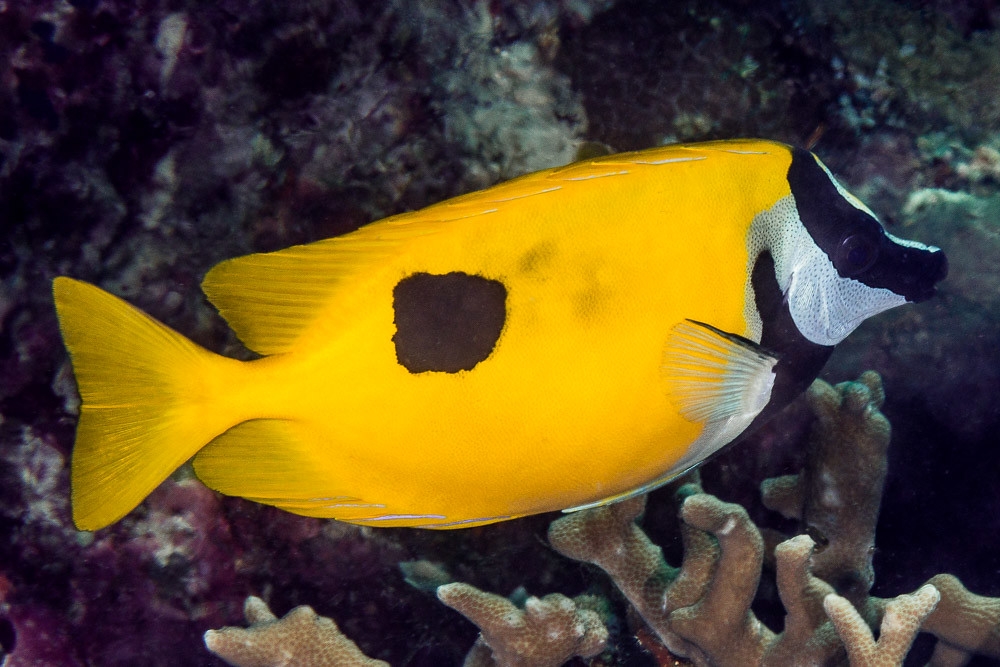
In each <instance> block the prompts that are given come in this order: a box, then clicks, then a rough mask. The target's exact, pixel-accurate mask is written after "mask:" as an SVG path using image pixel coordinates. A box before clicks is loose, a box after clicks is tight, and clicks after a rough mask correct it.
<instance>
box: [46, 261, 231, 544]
mask: <svg viewBox="0 0 1000 667" xmlns="http://www.w3.org/2000/svg"><path fill="white" fill-rule="evenodd" d="M52 288H53V294H54V296H55V303H56V312H57V314H58V316H59V328H60V330H61V331H62V336H63V341H64V342H65V343H66V347H67V349H69V353H70V357H71V358H72V361H73V372H74V374H75V375H76V382H77V385H78V386H79V388H80V397H81V399H82V404H81V406H80V422H79V424H78V425H77V429H76V444H75V445H74V447H73V463H72V470H71V473H70V482H71V487H72V501H73V521H74V522H75V523H76V525H77V527H78V528H80V529H82V530H96V529H98V528H103V527H104V526H107V525H108V524H111V523H114V522H115V521H117V520H118V519H120V518H122V517H123V516H125V514H127V513H128V512H129V511H130V510H131V509H132V508H134V507H135V506H136V505H138V504H139V503H140V502H142V500H143V499H144V498H145V497H146V496H147V495H149V493H150V492H151V491H152V490H153V489H155V488H156V487H157V486H158V485H159V484H160V483H161V482H162V481H163V480H165V479H166V478H167V477H168V476H169V475H170V473H172V472H173V471H174V470H176V469H177V467H178V466H180V465H181V464H182V463H184V461H186V460H187V459H189V458H190V457H191V456H192V455H193V454H194V453H195V452H196V451H197V450H198V448H200V447H201V446H202V445H204V444H205V443H206V442H208V441H209V440H210V439H211V438H212V437H213V436H215V435H216V434H217V433H219V432H220V431H222V430H223V429H224V428H225V427H226V426H228V424H226V425H220V424H219V423H217V420H218V419H220V418H221V417H220V416H219V413H218V411H214V410H213V409H212V402H213V397H212V396H211V395H207V394H206V389H205V387H206V386H207V383H206V382H204V381H203V380H204V379H206V378H208V377H209V376H211V375H218V374H219V373H224V372H225V369H226V363H227V361H228V360H224V359H223V358H222V357H218V356H217V355H214V354H212V353H211V352H208V351H206V350H204V349H202V348H200V347H198V346H197V345H195V344H194V343H192V342H191V341H189V340H188V339H186V338H184V337H183V336H181V335H180V334H178V333H176V332H174V331H172V330H171V329H169V328H167V327H166V326H164V325H163V324H160V323H159V322H157V321H156V320H154V319H153V318H151V317H150V316H148V315H146V314H145V313H143V312H142V311H140V310H138V309H137V308H134V307H133V306H130V305H129V304H127V303H125V302H124V301H122V300H121V299H119V298H117V297H115V296H113V295H111V294H108V293H107V292H105V291H103V290H101V289H100V288H98V287H95V286H93V285H89V284H87V283H84V282H80V281H78V280H73V279H70V278H64V277H60V278H56V279H55V281H54V282H53V285H52ZM228 363H236V362H228Z"/></svg>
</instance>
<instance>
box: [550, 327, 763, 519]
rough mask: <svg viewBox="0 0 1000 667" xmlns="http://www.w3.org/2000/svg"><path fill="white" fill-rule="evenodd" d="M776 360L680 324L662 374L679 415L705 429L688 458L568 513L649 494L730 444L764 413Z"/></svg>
mask: <svg viewBox="0 0 1000 667" xmlns="http://www.w3.org/2000/svg"><path fill="white" fill-rule="evenodd" d="M776 363H778V361H777V359H775V358H774V357H773V356H771V355H770V354H768V353H767V352H766V351H765V350H764V349H763V348H761V347H760V346H759V345H757V344H756V343H754V342H753V341H751V340H747V339H746V338H743V337H742V336H737V335H736V334H731V333H727V332H725V331H721V330H719V329H716V328H715V327H713V326H711V325H709V324H705V323H703V322H696V321H694V320H685V321H684V322H681V323H679V324H677V325H676V326H675V327H674V329H673V331H672V332H671V335H670V337H669V339H668V340H667V347H666V350H665V352H664V364H663V373H664V376H665V377H666V380H667V386H668V392H669V394H670V397H671V400H672V401H673V402H674V403H675V404H676V406H677V409H678V410H679V411H680V413H681V414H682V415H683V416H684V418H686V419H689V420H691V421H694V422H700V423H702V424H703V428H702V432H701V434H700V435H699V436H698V438H697V439H696V440H695V441H694V442H692V443H691V444H690V445H688V448H687V450H686V451H685V453H684V456H682V457H681V458H680V460H678V461H677V462H676V463H675V464H674V465H673V466H672V467H671V468H670V469H669V470H667V471H665V472H664V473H663V474H662V475H660V476H659V477H657V478H656V479H654V480H652V481H650V482H647V483H646V484H643V485H641V486H638V487H636V488H634V489H629V490H628V491H624V492H622V493H618V494H615V495H613V496H609V497H607V498H602V499H600V500H597V501H594V502H590V503H586V504H584V505H578V506H576V507H571V508H569V509H566V510H563V511H564V512H576V511H579V510H585V509H590V508H592V507H599V506H601V505H607V504H609V503H614V502H618V501H620V500H625V499H626V498H631V497H633V496H637V495H639V494H642V493H649V492H650V491H652V490H653V489H656V488H658V487H660V486H663V485H664V484H667V483H668V482H670V481H671V480H674V479H676V478H677V477H680V476H681V475H683V474H684V473H686V472H688V471H689V470H691V469H692V468H694V467H695V466H697V465H698V464H699V463H701V462H702V461H704V460H705V459H706V458H708V457H709V456H711V455H712V454H714V453H715V452H717V451H718V450H719V449H721V448H722V447H724V446H725V445H727V444H729V443H730V442H732V441H733V440H734V439H735V438H736V437H737V436H739V435H740V433H742V432H743V431H744V430H745V429H746V427H747V426H749V425H750V423H751V422H752V421H753V420H754V418H755V417H756V416H757V415H758V414H759V413H760V411H761V410H763V409H764V406H766V405H767V402H768V401H769V400H770V398H771V388H772V387H773V386H774V365H775V364H776Z"/></svg>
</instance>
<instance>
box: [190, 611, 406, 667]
mask: <svg viewBox="0 0 1000 667" xmlns="http://www.w3.org/2000/svg"><path fill="white" fill-rule="evenodd" d="M243 614H244V616H246V619H247V622H249V623H250V627H249V628H234V627H229V628H222V629H221V630H209V631H208V632H206V633H205V646H207V647H208V650H209V651H211V652H212V653H214V654H216V655H217V656H219V657H220V658H222V659H223V660H225V661H226V662H228V663H229V664H231V665H235V666H236V667H291V666H292V665H294V666H295V667H389V663H387V662H383V661H381V660H373V659H372V658H369V657H367V656H366V655H365V654H363V653H362V652H361V650H360V649H359V648H358V647H357V645H356V644H355V643H354V642H352V641H351V640H350V639H348V638H347V637H345V636H344V635H343V634H341V632H340V630H339V629H338V628H337V624H336V623H334V622H333V621H332V620H330V619H329V618H325V617H323V616H317V615H316V612H314V611H313V610H312V607H307V606H301V607H296V608H295V609H293V610H291V611H290V612H288V613H287V614H286V615H285V616H284V617H283V618H282V619H280V620H279V619H278V618H277V617H276V616H275V615H274V614H272V613H271V610H270V609H268V607H267V604H266V603H265V602H264V601H263V600H261V599H260V598H258V597H253V596H251V597H248V598H247V601H246V603H245V604H244V607H243Z"/></svg>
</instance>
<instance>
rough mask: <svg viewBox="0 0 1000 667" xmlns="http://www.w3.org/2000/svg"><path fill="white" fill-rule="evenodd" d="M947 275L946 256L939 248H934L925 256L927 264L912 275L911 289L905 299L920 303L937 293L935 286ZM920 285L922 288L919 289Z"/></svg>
mask: <svg viewBox="0 0 1000 667" xmlns="http://www.w3.org/2000/svg"><path fill="white" fill-rule="evenodd" d="M947 277H948V257H947V256H946V255H945V254H944V251H942V250H941V249H939V248H935V249H934V250H933V251H932V252H931V253H930V256H929V257H928V258H927V266H926V267H924V268H923V270H922V271H920V272H919V273H917V274H916V275H914V276H913V279H912V282H913V283H914V284H913V291H912V292H911V294H909V295H907V299H906V300H907V301H909V302H911V303H920V302H922V301H927V300H928V299H930V298H931V297H932V296H934V295H935V294H937V286H938V283H940V282H941V281H942V280H944V279H945V278H947ZM921 286H922V289H921Z"/></svg>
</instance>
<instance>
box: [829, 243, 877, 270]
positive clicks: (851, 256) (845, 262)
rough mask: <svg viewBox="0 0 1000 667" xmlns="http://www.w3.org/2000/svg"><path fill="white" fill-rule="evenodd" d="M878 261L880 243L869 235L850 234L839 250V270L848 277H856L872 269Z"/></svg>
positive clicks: (837, 262)
mask: <svg viewBox="0 0 1000 667" xmlns="http://www.w3.org/2000/svg"><path fill="white" fill-rule="evenodd" d="M877 259H878V241H877V240H876V239H873V238H872V237H871V236H869V235H868V234H848V235H847V236H845V237H844V238H843V239H842V240H841V242H840V247H839V248H837V261H836V262H835V264H836V266H837V268H838V269H839V270H841V272H842V273H844V274H846V275H847V276H856V275H858V274H859V273H864V272H865V271H867V270H868V269H870V268H871V267H872V264H874V263H875V260H877Z"/></svg>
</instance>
